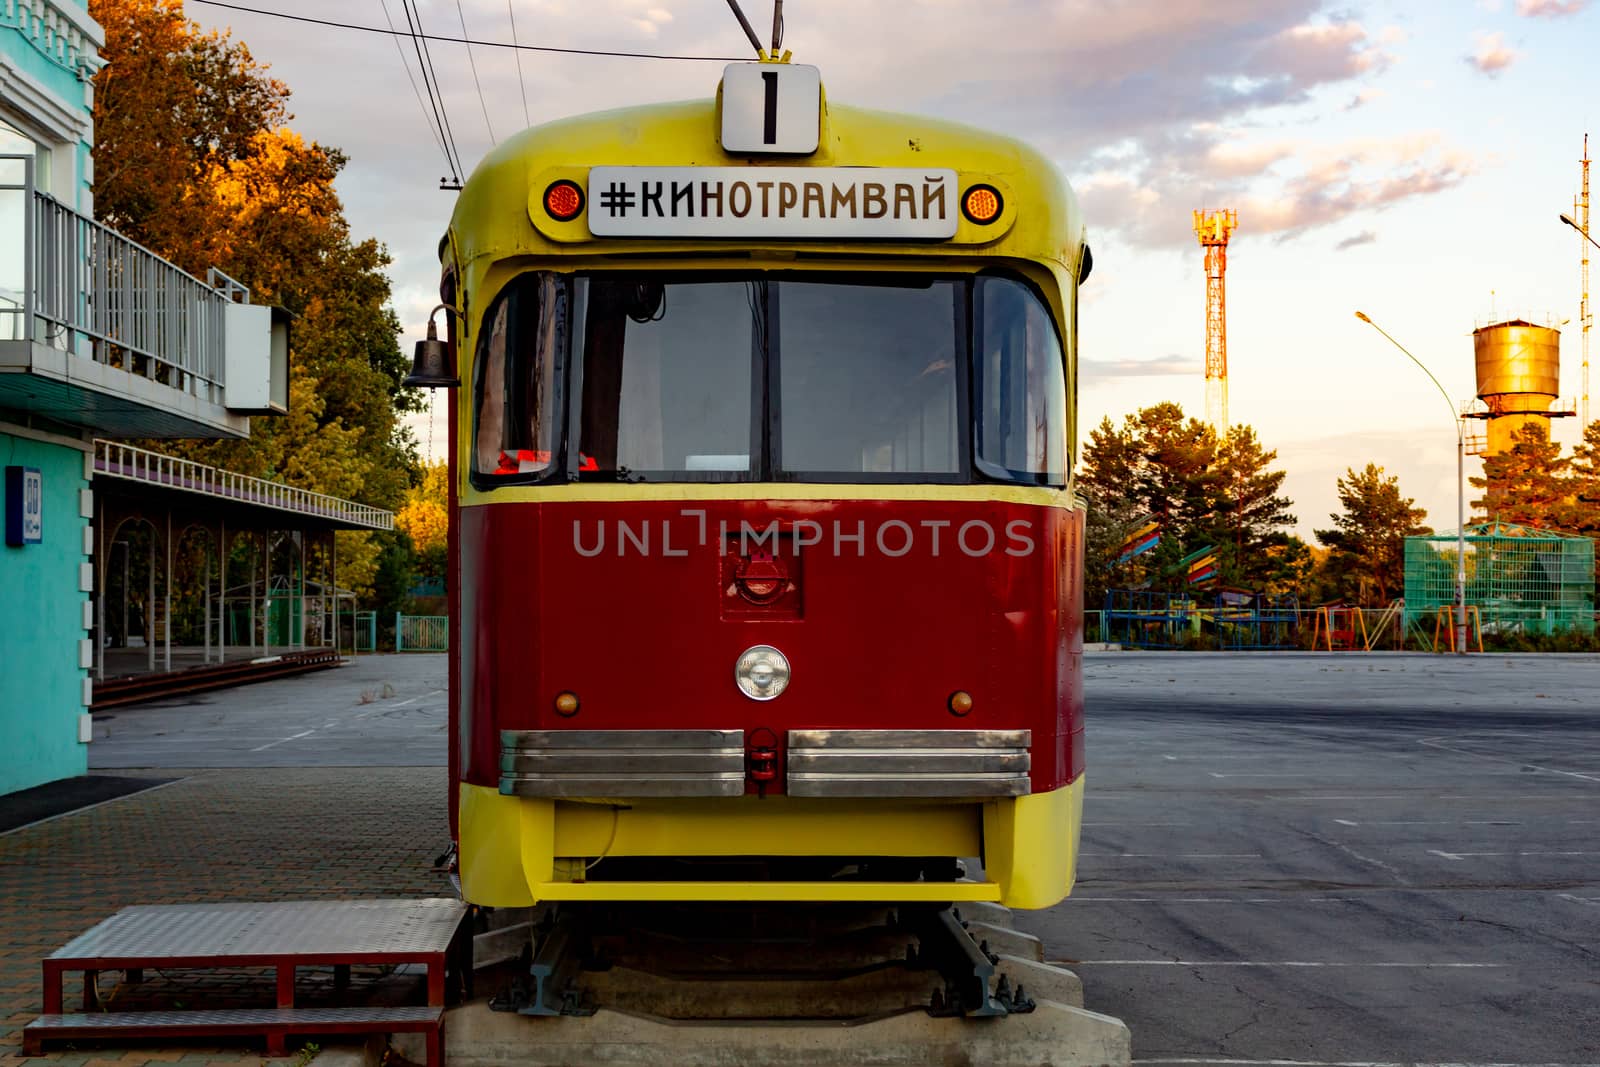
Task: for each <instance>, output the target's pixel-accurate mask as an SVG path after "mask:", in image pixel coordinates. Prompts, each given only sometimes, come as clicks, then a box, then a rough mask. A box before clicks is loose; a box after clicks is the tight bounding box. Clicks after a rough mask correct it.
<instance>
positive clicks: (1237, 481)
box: [1212, 426, 1295, 589]
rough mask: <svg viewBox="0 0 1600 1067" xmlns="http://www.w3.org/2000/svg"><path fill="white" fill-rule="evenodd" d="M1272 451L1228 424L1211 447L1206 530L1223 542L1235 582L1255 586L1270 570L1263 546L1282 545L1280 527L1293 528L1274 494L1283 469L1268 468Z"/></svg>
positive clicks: (1285, 501)
mask: <svg viewBox="0 0 1600 1067" xmlns="http://www.w3.org/2000/svg"><path fill="white" fill-rule="evenodd" d="M1277 458H1278V453H1277V452H1276V451H1268V450H1267V449H1264V448H1262V447H1261V442H1260V441H1258V440H1257V439H1256V433H1255V430H1253V429H1251V428H1250V427H1249V426H1233V427H1231V428H1229V430H1228V436H1227V438H1226V439H1225V440H1224V441H1223V442H1222V446H1221V448H1219V449H1218V451H1217V465H1216V474H1217V477H1216V486H1215V488H1216V501H1217V507H1216V512H1215V519H1214V521H1213V523H1212V529H1213V530H1214V532H1215V537H1216V540H1217V541H1218V543H1219V544H1224V545H1228V546H1230V547H1231V549H1232V551H1231V553H1230V556H1231V559H1230V563H1231V566H1230V568H1229V569H1230V570H1231V571H1232V572H1233V581H1234V583H1235V584H1239V585H1243V586H1245V587H1247V588H1252V589H1254V588H1258V587H1260V586H1261V585H1263V584H1264V583H1265V582H1266V579H1267V576H1268V574H1269V571H1270V569H1271V568H1270V566H1269V564H1268V562H1267V554H1266V550H1267V549H1268V548H1269V547H1271V546H1274V545H1283V544H1285V543H1286V537H1287V534H1286V533H1285V532H1284V529H1285V527H1289V526H1293V525H1294V522H1295V517H1294V516H1293V515H1292V514H1290V513H1289V510H1288V509H1289V507H1290V506H1291V504H1290V500H1289V498H1288V497H1285V496H1280V495H1279V492H1278V491H1279V490H1280V489H1281V488H1282V487H1283V479H1284V477H1285V472H1284V471H1275V470H1272V469H1271V464H1272V462H1273V461H1274V460H1276V459H1277Z"/></svg>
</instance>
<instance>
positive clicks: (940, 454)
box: [777, 281, 961, 480]
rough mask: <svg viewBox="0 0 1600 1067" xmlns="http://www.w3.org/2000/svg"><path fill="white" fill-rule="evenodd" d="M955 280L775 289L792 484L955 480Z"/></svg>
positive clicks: (782, 439)
mask: <svg viewBox="0 0 1600 1067" xmlns="http://www.w3.org/2000/svg"><path fill="white" fill-rule="evenodd" d="M957 292H958V287H957V283H955V282H950V281H932V282H928V283H925V284H922V285H915V284H911V285H869V284H852V285H839V284H827V283H814V282H795V281H785V282H782V283H779V285H778V301H777V305H778V377H779V379H780V382H779V386H778V390H777V396H778V398H779V404H780V408H779V412H780V415H779V419H780V422H779V425H780V432H779V441H778V458H779V462H780V463H781V465H782V470H783V472H784V473H785V474H786V475H788V476H790V477H820V478H824V479H829V480H836V479H838V478H840V477H845V478H848V477H849V476H850V475H861V474H878V475H883V474H888V475H919V474H920V475H953V474H957V473H959V472H960V470H961V455H960V435H959V433H958V431H957V428H956V427H957V402H956V398H957V389H956V367H957V366H958V358H957V349H956V345H957V330H956V295H957Z"/></svg>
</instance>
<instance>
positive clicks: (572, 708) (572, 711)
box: [556, 693, 578, 717]
mask: <svg viewBox="0 0 1600 1067" xmlns="http://www.w3.org/2000/svg"><path fill="white" fill-rule="evenodd" d="M556 714H557V715H561V716H565V717H571V716H573V715H576V714H578V694H577V693H562V694H561V695H560V696H558V697H556Z"/></svg>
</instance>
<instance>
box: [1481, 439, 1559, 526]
mask: <svg viewBox="0 0 1600 1067" xmlns="http://www.w3.org/2000/svg"><path fill="white" fill-rule="evenodd" d="M1511 439H1512V442H1513V444H1512V446H1511V449H1510V451H1507V452H1501V453H1498V454H1495V455H1488V456H1485V457H1484V458H1483V476H1482V477H1481V478H1480V477H1473V478H1471V479H1469V480H1470V481H1471V482H1472V484H1473V486H1474V487H1476V488H1478V489H1482V490H1484V494H1483V496H1481V497H1479V498H1478V499H1477V500H1474V501H1473V502H1472V506H1473V508H1474V509H1476V510H1478V511H1481V512H1483V513H1484V514H1486V515H1488V516H1489V517H1490V518H1493V519H1499V520H1500V521H1502V522H1511V523H1516V524H1517V525H1519V526H1532V527H1535V528H1537V529H1541V530H1558V531H1567V530H1571V529H1574V528H1575V526H1576V523H1577V516H1576V515H1575V514H1574V508H1573V502H1572V496H1573V491H1574V486H1573V485H1572V484H1571V479H1570V478H1569V476H1568V471H1569V468H1570V467H1571V466H1572V460H1571V459H1569V458H1567V457H1564V456H1562V455H1561V446H1560V445H1559V444H1557V443H1556V442H1554V441H1552V440H1550V436H1549V434H1548V433H1547V432H1546V430H1545V428H1544V427H1543V426H1541V425H1539V424H1538V423H1533V422H1530V423H1528V424H1527V425H1525V426H1523V427H1522V428H1521V429H1519V430H1518V431H1517V432H1516V433H1514V434H1512V437H1511Z"/></svg>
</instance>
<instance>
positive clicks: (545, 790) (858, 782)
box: [500, 730, 1033, 799]
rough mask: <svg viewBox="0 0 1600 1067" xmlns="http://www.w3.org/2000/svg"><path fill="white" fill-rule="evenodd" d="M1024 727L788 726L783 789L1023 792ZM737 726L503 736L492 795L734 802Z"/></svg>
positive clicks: (820, 793)
mask: <svg viewBox="0 0 1600 1067" xmlns="http://www.w3.org/2000/svg"><path fill="white" fill-rule="evenodd" d="M1032 741H1033V734H1032V731H1030V730H790V731H789V737H788V746H787V747H788V754H787V764H786V768H785V775H784V779H785V788H784V791H785V792H786V793H788V795H790V796H795V797H841V798H854V799H867V798H883V799H890V798H904V797H934V798H939V797H944V798H957V799H959V798H989V797H1016V796H1025V795H1027V793H1028V792H1029V778H1028V771H1029V768H1030V767H1031V761H1030V758H1029V755H1028V746H1029V745H1030V744H1032ZM744 743H745V736H744V731H742V730H502V731H501V732H500V792H502V793H504V794H507V795H510V796H520V797H547V798H564V797H571V798H577V797H737V796H743V795H744V792H745V748H744Z"/></svg>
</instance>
